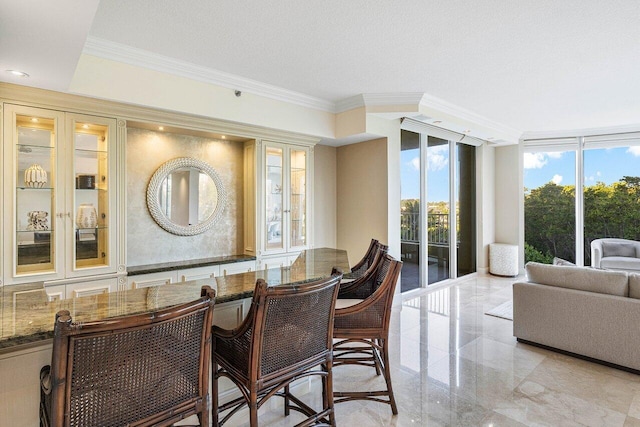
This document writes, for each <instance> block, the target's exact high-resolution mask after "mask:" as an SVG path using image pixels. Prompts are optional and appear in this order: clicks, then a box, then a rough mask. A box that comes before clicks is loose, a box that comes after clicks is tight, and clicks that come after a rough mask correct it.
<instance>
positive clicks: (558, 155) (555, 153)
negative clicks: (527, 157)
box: [542, 151, 563, 159]
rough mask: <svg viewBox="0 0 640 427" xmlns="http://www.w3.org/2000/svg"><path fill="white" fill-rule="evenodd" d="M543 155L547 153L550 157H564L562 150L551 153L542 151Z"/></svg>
mask: <svg viewBox="0 0 640 427" xmlns="http://www.w3.org/2000/svg"><path fill="white" fill-rule="evenodd" d="M542 154H543V155H547V156H548V157H549V158H550V159H559V158H561V157H562V154H563V153H562V152H561V151H552V152H550V153H542Z"/></svg>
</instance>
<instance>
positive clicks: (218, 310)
mask: <svg viewBox="0 0 640 427" xmlns="http://www.w3.org/2000/svg"><path fill="white" fill-rule="evenodd" d="M250 307H251V298H245V299H241V300H237V301H229V302H223V303H220V304H216V305H215V306H214V308H213V324H214V325H216V326H219V327H221V328H224V329H234V328H236V327H237V326H238V325H240V323H242V321H243V320H244V318H245V316H246V315H247V313H248V310H249V308H250Z"/></svg>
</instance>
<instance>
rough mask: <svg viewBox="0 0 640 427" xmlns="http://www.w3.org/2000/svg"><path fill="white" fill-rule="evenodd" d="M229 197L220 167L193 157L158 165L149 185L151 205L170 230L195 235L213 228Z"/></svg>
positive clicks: (179, 233) (152, 212) (162, 223)
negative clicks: (214, 166) (221, 176)
mask: <svg viewBox="0 0 640 427" xmlns="http://www.w3.org/2000/svg"><path fill="white" fill-rule="evenodd" d="M226 201H227V195H226V191H225V189H224V186H223V185H222V181H221V180H220V177H219V176H218V174H217V173H216V171H215V170H214V169H213V168H212V167H211V166H210V165H209V164H207V163H206V162H203V161H202V160H198V159H194V158H191V157H179V158H177V159H173V160H169V161H168V162H166V163H164V164H163V165H162V166H160V167H159V168H158V170H157V171H156V172H155V173H154V174H153V176H152V177H151V181H150V182H149V187H148V188H147V207H148V208H149V212H150V213H151V216H152V217H153V219H154V220H155V221H156V222H157V223H158V225H159V226H160V227H162V228H164V229H165V230H167V231H168V232H169V233H173V234H177V235H179V236H193V235H195V234H200V233H203V232H205V231H207V230H208V229H210V228H211V227H212V226H213V224H214V223H215V222H216V221H217V220H218V218H220V215H221V214H222V211H223V209H224V206H225V204H226Z"/></svg>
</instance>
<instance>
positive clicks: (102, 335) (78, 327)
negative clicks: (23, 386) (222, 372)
mask: <svg viewBox="0 0 640 427" xmlns="http://www.w3.org/2000/svg"><path fill="white" fill-rule="evenodd" d="M201 295H202V296H201V298H199V299H197V300H195V301H193V302H191V303H187V304H182V305H177V306H174V307H170V308H167V309H163V310H158V311H155V312H152V313H145V314H140V315H133V316H123V317H116V318H110V319H106V320H102V321H96V322H80V323H74V322H73V321H72V319H71V316H70V314H69V312H68V311H66V310H63V311H60V312H58V314H57V315H56V322H55V327H54V333H55V336H54V341H53V357H52V363H51V366H45V367H44V368H43V369H42V371H41V373H40V379H41V403H40V419H41V421H40V422H41V426H45V427H49V426H51V427H59V426H71V427H73V426H77V427H91V426H99V427H105V426H124V425H127V426H150V425H154V426H167V425H171V424H173V423H176V422H178V421H180V420H182V419H184V418H186V417H189V416H191V415H198V418H199V421H200V425H202V426H208V425H209V412H208V408H207V401H208V395H209V358H210V354H211V353H210V351H211V349H210V346H211V324H212V319H213V317H212V315H213V305H214V299H215V292H214V291H213V290H212V289H211V288H210V287H208V286H204V287H203V288H202V293H201Z"/></svg>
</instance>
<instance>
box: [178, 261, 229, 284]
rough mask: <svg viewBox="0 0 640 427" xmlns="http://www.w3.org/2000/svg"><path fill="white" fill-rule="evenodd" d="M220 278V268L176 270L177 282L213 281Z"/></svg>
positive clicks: (214, 266)
mask: <svg viewBox="0 0 640 427" xmlns="http://www.w3.org/2000/svg"><path fill="white" fill-rule="evenodd" d="M218 276H220V266H218V265H208V266H206V267H194V268H186V269H183V270H178V281H179V282H188V281H189V280H198V279H213V278H214V277H218Z"/></svg>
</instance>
